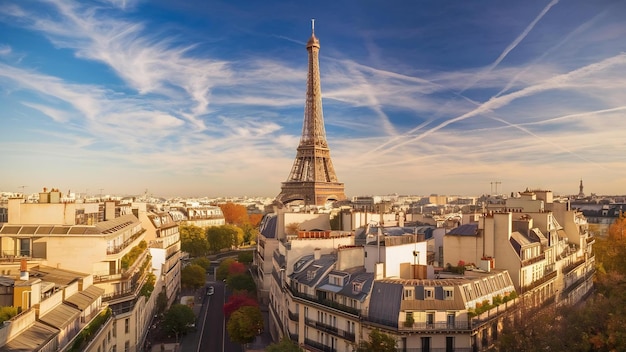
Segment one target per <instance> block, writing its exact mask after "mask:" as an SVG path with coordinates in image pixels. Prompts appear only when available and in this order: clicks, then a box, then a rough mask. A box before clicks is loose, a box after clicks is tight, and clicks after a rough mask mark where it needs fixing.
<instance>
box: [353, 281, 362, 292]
mask: <svg viewBox="0 0 626 352" xmlns="http://www.w3.org/2000/svg"><path fill="white" fill-rule="evenodd" d="M362 289H363V283H362V282H353V283H352V293H353V294H357V293H360V292H361V290H362Z"/></svg>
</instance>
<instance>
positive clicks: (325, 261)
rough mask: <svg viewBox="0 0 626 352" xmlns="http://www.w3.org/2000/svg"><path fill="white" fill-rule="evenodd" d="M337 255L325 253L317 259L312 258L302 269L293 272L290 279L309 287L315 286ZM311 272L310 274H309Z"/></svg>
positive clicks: (333, 262)
mask: <svg viewBox="0 0 626 352" xmlns="http://www.w3.org/2000/svg"><path fill="white" fill-rule="evenodd" d="M336 260H337V257H335V256H334V255H332V254H325V255H322V256H321V257H320V259H318V260H313V261H312V262H309V264H308V265H306V266H305V267H304V268H303V270H300V271H298V272H293V273H292V274H291V278H292V280H296V281H297V282H299V283H301V284H304V285H307V286H309V287H313V286H315V284H317V283H318V282H319V281H320V279H321V278H322V277H323V276H324V275H325V274H326V273H327V272H328V270H329V269H330V268H331V267H332V266H333V265H334V264H335V261H336ZM309 273H311V275H309Z"/></svg>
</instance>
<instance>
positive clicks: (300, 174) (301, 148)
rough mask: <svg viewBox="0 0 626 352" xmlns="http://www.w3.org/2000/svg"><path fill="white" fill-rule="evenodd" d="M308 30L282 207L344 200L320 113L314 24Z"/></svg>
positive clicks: (279, 197) (282, 189)
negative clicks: (297, 135)
mask: <svg viewBox="0 0 626 352" xmlns="http://www.w3.org/2000/svg"><path fill="white" fill-rule="evenodd" d="M314 23H315V22H313V21H312V24H314ZM311 29H312V33H311V38H310V39H309V41H308V42H307V44H306V49H307V51H308V52H309V73H308V77H307V90H306V103H305V107H304V123H303V126H302V137H301V139H300V145H298V148H297V154H296V160H294V162H293V166H292V168H291V173H290V174H289V177H288V178H287V181H285V182H283V183H282V186H281V192H280V194H279V195H278V196H277V197H276V200H277V201H278V202H279V203H282V204H287V203H290V202H295V201H301V202H303V203H304V205H317V206H323V205H325V204H326V203H327V202H329V201H337V200H345V199H346V195H345V193H344V186H343V183H341V182H339V181H337V175H336V174H335V168H334V167H333V162H332V160H330V149H329V148H328V142H327V141H326V130H325V127H324V114H323V111H322V87H321V84H320V68H319V58H318V57H319V50H320V42H319V40H318V39H317V38H316V37H315V27H314V25H312V28H311Z"/></svg>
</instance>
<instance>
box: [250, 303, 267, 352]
mask: <svg viewBox="0 0 626 352" xmlns="http://www.w3.org/2000/svg"><path fill="white" fill-rule="evenodd" d="M259 308H261V314H262V315H263V326H264V329H263V332H262V333H261V335H259V336H257V337H256V338H255V339H254V341H253V342H251V343H249V344H248V347H247V348H246V352H262V351H265V348H266V347H267V346H268V345H270V344H271V343H272V337H271V336H270V326H269V311H268V310H267V306H263V305H259Z"/></svg>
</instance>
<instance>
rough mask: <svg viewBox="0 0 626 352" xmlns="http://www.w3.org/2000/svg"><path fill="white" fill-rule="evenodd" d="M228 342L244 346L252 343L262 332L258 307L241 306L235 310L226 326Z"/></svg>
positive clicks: (261, 321)
mask: <svg viewBox="0 0 626 352" xmlns="http://www.w3.org/2000/svg"><path fill="white" fill-rule="evenodd" d="M226 330H227V331H228V336H230V340H231V341H233V342H236V343H240V344H245V343H250V342H252V341H254V338H255V337H256V336H257V335H259V334H260V333H261V332H262V331H263V315H262V314H261V309H260V308H259V307H252V306H243V307H241V308H239V309H237V310H236V311H235V312H233V314H231V316H230V318H228V323H227V324H226Z"/></svg>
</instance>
